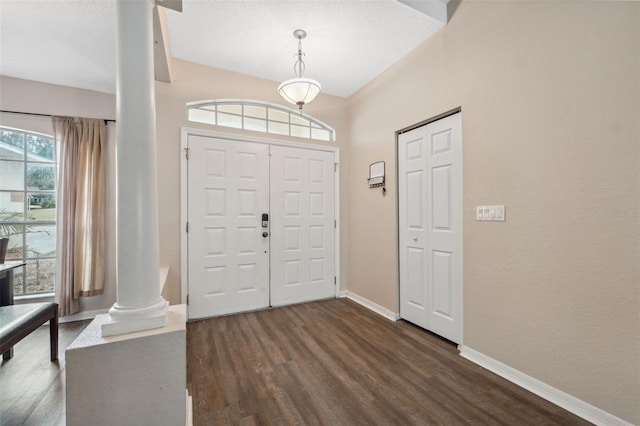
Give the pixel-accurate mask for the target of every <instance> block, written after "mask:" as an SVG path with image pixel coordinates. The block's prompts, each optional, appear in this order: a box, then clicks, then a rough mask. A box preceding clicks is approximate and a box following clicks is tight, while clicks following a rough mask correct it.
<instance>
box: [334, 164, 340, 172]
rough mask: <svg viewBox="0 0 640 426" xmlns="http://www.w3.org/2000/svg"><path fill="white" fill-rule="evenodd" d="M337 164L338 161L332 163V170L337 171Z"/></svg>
mask: <svg viewBox="0 0 640 426" xmlns="http://www.w3.org/2000/svg"><path fill="white" fill-rule="evenodd" d="M338 164H339V163H333V171H334V173H335V172H337V171H338Z"/></svg>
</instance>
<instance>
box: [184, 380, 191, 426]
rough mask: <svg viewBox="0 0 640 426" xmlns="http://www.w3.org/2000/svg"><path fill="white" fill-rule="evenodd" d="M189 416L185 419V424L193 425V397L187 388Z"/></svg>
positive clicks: (186, 425) (187, 411) (187, 425)
mask: <svg viewBox="0 0 640 426" xmlns="http://www.w3.org/2000/svg"><path fill="white" fill-rule="evenodd" d="M186 393H187V398H186V399H187V409H186V413H187V418H186V419H185V422H184V424H185V426H193V398H192V397H191V395H189V390H188V389H187V391H186Z"/></svg>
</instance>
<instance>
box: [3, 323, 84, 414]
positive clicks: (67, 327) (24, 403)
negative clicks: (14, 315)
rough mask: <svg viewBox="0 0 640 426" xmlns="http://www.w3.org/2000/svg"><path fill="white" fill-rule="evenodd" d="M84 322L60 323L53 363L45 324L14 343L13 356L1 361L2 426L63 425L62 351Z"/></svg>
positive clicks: (47, 328)
mask: <svg viewBox="0 0 640 426" xmlns="http://www.w3.org/2000/svg"><path fill="white" fill-rule="evenodd" d="M87 324H89V321H78V322H71V323H67V324H60V328H59V345H58V348H59V350H58V361H56V362H51V360H50V359H49V356H50V353H49V326H48V325H45V326H42V327H40V328H38V329H37V330H36V331H34V332H33V333H31V334H30V335H29V336H27V337H25V338H24V339H22V340H21V341H20V342H19V343H18V344H17V345H16V346H14V354H13V358H11V359H10V360H6V361H2V362H1V363H0V424H1V425H34V426H36V425H37V426H43V425H47V426H48V425H64V423H65V402H64V401H65V399H64V398H65V376H64V366H65V358H64V351H65V350H66V349H67V347H68V346H69V345H70V344H71V342H73V340H74V339H75V338H76V337H77V336H78V335H79V334H80V332H81V331H82V330H83V329H84V328H85V327H86V326H87Z"/></svg>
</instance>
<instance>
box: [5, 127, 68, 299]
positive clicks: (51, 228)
mask: <svg viewBox="0 0 640 426" xmlns="http://www.w3.org/2000/svg"><path fill="white" fill-rule="evenodd" d="M55 148H56V147H55V142H54V140H53V138H52V137H51V136H49V135H44V134H40V133H34V132H28V131H24V130H20V129H14V128H9V127H0V238H1V237H8V238H9V245H8V251H7V254H6V261H16V260H17V261H23V262H26V266H24V267H21V268H16V269H15V270H14V279H13V283H14V294H15V295H16V296H20V295H27V294H39V293H50V292H53V291H54V290H55V274H56V149H55Z"/></svg>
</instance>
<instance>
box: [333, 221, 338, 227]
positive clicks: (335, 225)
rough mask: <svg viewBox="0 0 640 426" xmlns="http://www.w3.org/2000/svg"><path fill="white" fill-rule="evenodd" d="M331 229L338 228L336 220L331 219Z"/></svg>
mask: <svg viewBox="0 0 640 426" xmlns="http://www.w3.org/2000/svg"><path fill="white" fill-rule="evenodd" d="M333 229H338V221H337V220H334V221H333Z"/></svg>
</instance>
